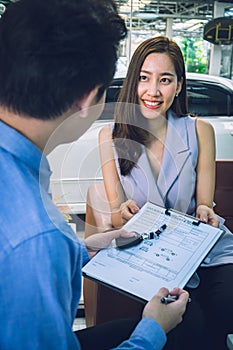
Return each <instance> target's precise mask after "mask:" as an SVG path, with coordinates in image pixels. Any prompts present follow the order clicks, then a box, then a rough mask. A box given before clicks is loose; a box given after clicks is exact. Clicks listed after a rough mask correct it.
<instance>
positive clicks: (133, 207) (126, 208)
mask: <svg viewBox="0 0 233 350" xmlns="http://www.w3.org/2000/svg"><path fill="white" fill-rule="evenodd" d="M138 211H139V208H138V206H137V204H136V203H135V201H134V200H132V199H129V200H127V201H126V202H124V203H122V204H121V206H120V213H121V218H122V221H123V223H126V222H127V221H128V220H129V219H131V218H132V217H133V216H134V214H136V213H137V212H138Z"/></svg>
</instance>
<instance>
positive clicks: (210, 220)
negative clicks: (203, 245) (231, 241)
mask: <svg viewBox="0 0 233 350" xmlns="http://www.w3.org/2000/svg"><path fill="white" fill-rule="evenodd" d="M196 217H197V218H198V219H199V220H201V221H203V222H205V223H207V224H209V225H211V226H214V227H218V226H219V220H218V217H217V215H216V214H215V212H214V210H213V209H212V208H210V207H208V206H207V205H203V204H201V205H198V207H197V211H196Z"/></svg>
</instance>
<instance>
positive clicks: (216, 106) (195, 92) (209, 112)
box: [187, 80, 231, 116]
mask: <svg viewBox="0 0 233 350" xmlns="http://www.w3.org/2000/svg"><path fill="white" fill-rule="evenodd" d="M187 90H188V110H189V112H190V113H194V114H197V115H199V116H221V115H229V114H230V111H229V106H230V102H231V96H230V92H229V91H228V90H227V89H225V88H224V87H221V86H218V85H215V84H213V83H206V82H201V81H198V82H197V81H189V80H187Z"/></svg>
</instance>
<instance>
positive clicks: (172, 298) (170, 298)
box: [160, 295, 191, 304]
mask: <svg viewBox="0 0 233 350" xmlns="http://www.w3.org/2000/svg"><path fill="white" fill-rule="evenodd" d="M177 299H178V297H177V296H176V295H173V296H172V295H169V296H167V297H162V298H161V299H160V301H161V303H162V304H170V303H172V302H173V301H176V300H177ZM190 302H191V298H188V303H190Z"/></svg>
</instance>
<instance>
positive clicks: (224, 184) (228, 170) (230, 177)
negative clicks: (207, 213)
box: [214, 160, 233, 232]
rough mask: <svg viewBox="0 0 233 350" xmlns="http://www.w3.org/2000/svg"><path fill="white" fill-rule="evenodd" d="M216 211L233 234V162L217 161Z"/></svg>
mask: <svg viewBox="0 0 233 350" xmlns="http://www.w3.org/2000/svg"><path fill="white" fill-rule="evenodd" d="M214 201H215V202H216V207H215V211H216V213H218V214H219V215H221V216H222V217H223V218H224V219H225V220H226V221H225V225H226V226H227V227H228V228H229V229H230V230H231V231H232V232H233V160H218V161H216V187H215V196H214Z"/></svg>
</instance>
